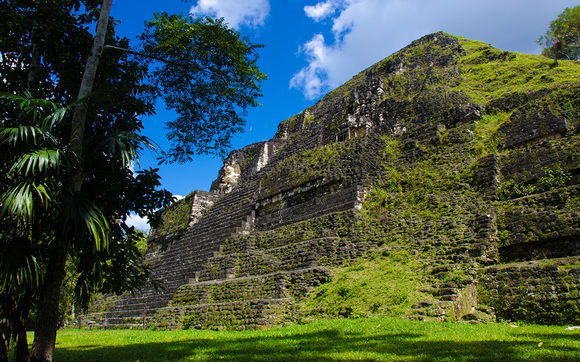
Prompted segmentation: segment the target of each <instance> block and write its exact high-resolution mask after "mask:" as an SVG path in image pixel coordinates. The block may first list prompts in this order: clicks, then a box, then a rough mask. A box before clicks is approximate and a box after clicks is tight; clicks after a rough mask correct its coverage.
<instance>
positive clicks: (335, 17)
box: [111, 0, 577, 229]
mask: <svg viewBox="0 0 580 362" xmlns="http://www.w3.org/2000/svg"><path fill="white" fill-rule="evenodd" d="M575 5H577V0H576V1H570V0H477V1H476V0H198V1H195V0H194V1H188V2H183V1H180V0H165V1H159V0H141V1H139V2H134V1H126V0H125V1H123V0H114V1H113V8H112V10H111V15H112V16H113V17H114V18H115V19H117V20H118V21H119V22H120V24H119V25H118V26H117V27H116V29H117V34H118V35H122V36H126V37H128V38H129V39H130V40H131V41H132V42H133V43H132V44H134V45H137V41H136V37H137V36H138V35H139V34H141V32H142V31H143V27H144V22H145V21H147V20H148V19H150V18H151V17H152V16H153V14H154V13H156V12H163V11H165V12H168V13H183V14H188V13H193V14H194V15H196V16H203V15H209V16H213V17H224V18H225V20H226V22H227V23H228V24H229V25H230V26H231V27H233V28H235V29H236V30H238V31H239V32H240V33H242V34H243V35H245V36H247V37H249V38H250V41H251V42H253V43H255V44H263V45H265V47H264V48H263V49H262V50H261V51H260V60H259V66H260V68H261V70H262V71H263V72H264V73H266V74H267V75H268V77H269V79H268V80H266V81H265V82H264V83H263V87H262V91H263V94H264V96H263V97H262V98H261V99H260V103H261V104H262V106H261V107H257V108H253V109H251V110H249V112H248V116H247V127H246V131H245V132H244V133H242V134H239V135H238V136H236V137H235V139H234V141H233V147H234V148H241V147H243V146H245V145H248V144H251V143H254V142H259V141H264V140H268V139H270V138H272V137H273V136H274V133H275V132H276V129H277V126H278V124H279V123H280V122H281V121H283V120H285V119H286V118H288V117H290V116H292V115H294V114H297V113H299V112H300V111H302V110H303V109H305V108H306V107H308V106H310V105H312V104H314V103H315V102H316V101H317V100H318V99H320V98H321V97H322V96H324V94H326V93H327V92H328V91H330V90H332V89H333V88H336V87H337V86H339V85H341V84H343V83H344V82H346V81H348V79H350V78H351V77H352V76H354V75H355V74H357V73H358V72H360V71H361V70H363V69H365V68H366V67H368V66H370V65H372V64H374V63H375V62H377V61H379V60H380V59H383V58H385V57H387V56H388V55H390V54H392V53H393V52H395V51H397V50H398V49H400V48H402V47H404V46H405V45H407V44H409V43H410V42H411V41H413V40H415V39H417V38H419V37H421V36H423V35H425V34H428V33H432V32H435V31H439V30H443V31H446V32H448V33H451V34H455V35H460V36H464V37H467V38H471V39H476V40H481V41H485V42H488V43H491V44H492V45H494V46H495V47H498V48H500V49H504V50H510V51H518V52H525V53H539V52H540V48H539V47H538V45H537V44H536V43H535V41H536V39H537V38H538V37H539V36H540V35H541V34H543V33H544V32H545V31H546V29H547V28H548V26H549V23H550V21H551V20H553V19H555V18H556V17H557V15H558V14H560V13H561V12H562V10H563V9H564V8H566V7H573V6H575ZM172 117H173V115H172V114H171V113H170V112H167V111H166V110H165V109H164V107H163V106H160V107H158V109H157V114H156V115H155V116H152V117H148V118H146V119H144V125H145V132H144V133H145V135H147V136H149V137H150V138H152V139H153V140H154V141H155V142H157V143H158V144H159V145H160V146H161V147H165V148H167V147H168V143H167V141H166V139H165V133H166V132H165V130H164V122H165V121H167V120H170V119H172ZM155 158H156V156H155V155H153V154H148V153H145V154H143V155H142V157H141V167H143V168H148V167H160V174H161V176H162V187H163V188H166V189H168V190H169V191H171V192H172V193H174V194H176V195H186V194H188V193H190V192H191V191H193V190H209V187H210V185H211V182H212V180H213V179H214V178H215V177H216V176H217V173H218V170H219V168H220V167H221V166H222V160H221V159H219V158H213V157H208V156H199V157H196V158H195V159H194V161H193V162H191V163H189V164H185V165H178V164H174V165H164V166H157V163H156V161H155ZM136 168H137V169H138V167H136ZM134 222H135V225H136V226H138V227H140V228H143V229H147V227H146V226H144V225H143V224H142V223H143V220H138V219H135V221H134Z"/></svg>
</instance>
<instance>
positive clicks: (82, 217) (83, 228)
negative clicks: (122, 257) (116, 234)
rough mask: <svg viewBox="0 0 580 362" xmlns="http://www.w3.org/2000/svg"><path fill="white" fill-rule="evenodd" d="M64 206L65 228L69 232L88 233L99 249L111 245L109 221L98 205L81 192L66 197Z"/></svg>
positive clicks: (76, 233)
mask: <svg viewBox="0 0 580 362" xmlns="http://www.w3.org/2000/svg"><path fill="white" fill-rule="evenodd" d="M63 208H64V209H63V214H64V217H65V229H66V230H67V231H68V232H72V233H73V235H76V236H78V235H81V234H86V235H88V236H89V237H90V238H91V239H92V241H93V242H94V243H95V248H96V249H97V250H105V249H107V248H108V247H109V240H110V238H111V236H110V228H109V223H108V222H107V219H106V218H105V216H104V215H103V213H102V212H101V210H100V209H99V208H98V207H96V206H95V205H94V204H93V203H92V202H90V201H89V200H87V199H86V198H85V197H84V196H83V195H82V194H81V193H76V194H74V195H71V196H68V197H66V198H65V199H64V202H63ZM77 239H79V238H78V237H77Z"/></svg>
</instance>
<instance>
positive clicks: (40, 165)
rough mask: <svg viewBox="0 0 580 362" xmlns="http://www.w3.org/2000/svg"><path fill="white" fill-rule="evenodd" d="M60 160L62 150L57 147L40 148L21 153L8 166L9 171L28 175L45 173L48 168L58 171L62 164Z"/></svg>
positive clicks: (61, 159)
mask: <svg viewBox="0 0 580 362" xmlns="http://www.w3.org/2000/svg"><path fill="white" fill-rule="evenodd" d="M62 161H63V151H62V150H60V149H58V148H42V149H38V150H34V151H31V152H28V153H24V154H22V155H21V156H20V157H19V158H18V160H17V161H16V162H15V163H14V164H13V165H12V167H11V168H10V173H11V174H21V175H24V176H25V177H28V176H34V175H37V174H39V173H46V172H47V171H49V170H54V171H58V170H59V168H60V167H61V166H62V165H61V162H62Z"/></svg>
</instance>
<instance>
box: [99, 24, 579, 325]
mask: <svg viewBox="0 0 580 362" xmlns="http://www.w3.org/2000/svg"><path fill="white" fill-rule="evenodd" d="M551 63H552V61H551V60H550V59H547V58H543V57H540V56H531V55H526V54H516V53H510V52H504V51H500V50H497V49H495V48H493V47H491V46H490V45H488V44H485V43H481V42H476V41H471V40H467V39H463V38H458V37H455V36H451V35H448V34H445V33H435V34H431V35H427V36H425V37H423V38H421V39H419V40H417V41H415V42H413V43H412V44H410V45H409V46H407V47H406V48H404V49H402V50H401V51H399V52H397V53H395V54H393V55H392V56H390V57H388V58H386V59H385V60H383V61H381V62H379V63H377V64H375V65H373V66H372V67H370V68H368V69H366V70H365V71H363V72H361V73H360V74H358V75H357V76H355V77H353V79H351V80H350V81H349V82H348V83H346V84H345V85H343V86H342V87H339V88H337V89H336V90H334V91H332V92H331V93H329V94H328V95H327V96H326V97H324V98H323V99H322V100H321V101H319V102H318V103H317V104H315V105H314V106H312V107H310V108H308V109H306V110H305V111H303V112H302V113H300V114H298V115H296V116H294V117H292V118H290V119H288V120H286V121H284V122H282V123H281V124H280V125H279V127H278V131H277V133H276V135H275V136H274V137H273V138H272V139H271V140H269V141H266V142H260V143H256V144H252V145H249V146H246V147H244V148H242V149H240V150H235V151H233V152H231V153H230V155H229V156H228V158H227V159H226V160H225V162H224V166H223V168H222V169H221V170H220V171H219V174H218V177H217V179H216V180H215V181H214V182H213V184H212V186H211V190H210V191H209V192H203V191H195V192H193V193H191V194H190V195H188V196H187V197H186V198H184V199H182V200H180V201H178V202H176V203H175V204H173V205H172V206H170V207H168V208H167V209H166V210H164V211H163V212H164V216H163V220H164V221H163V223H162V224H161V225H160V226H159V227H158V228H157V229H154V230H152V231H151V233H150V236H149V246H148V251H147V256H146V259H147V262H148V263H150V265H151V266H152V271H153V275H154V277H155V278H156V279H157V280H158V281H159V282H161V283H162V284H163V285H164V289H161V290H158V291H156V290H154V289H152V288H151V289H146V290H141V291H139V292H137V293H135V295H125V296H123V297H122V298H121V299H120V300H119V301H118V302H117V303H116V304H115V305H114V306H113V307H112V308H111V309H110V310H109V311H107V312H105V313H100V314H93V315H90V316H89V319H91V320H92V321H94V322H97V323H99V324H101V325H109V326H111V325H114V326H119V327H139V328H140V327H152V328H190V327H195V328H217V329H221V328H230V329H236V328H238V329H241V328H256V327H259V326H268V325H277V324H283V323H286V322H289V321H295V320H298V319H300V318H303V317H304V316H303V315H302V314H301V313H302V311H301V308H302V304H303V302H304V301H305V300H307V299H308V298H312V292H313V291H315V290H317V289H315V288H316V287H319V286H320V285H323V284H325V283H332V282H333V280H334V279H333V278H334V274H333V273H334V270H335V269H336V268H337V267H340V266H343V265H349V264H350V263H356V262H357V260H361V258H366V257H367V256H368V255H370V254H369V253H373V252H374V253H375V254H373V255H380V256H379V257H383V256H384V257H385V258H387V257H389V255H394V254H393V253H397V252H400V251H401V250H404V251H405V253H407V254H405V255H410V256H412V258H416V260H417V263H418V264H417V265H419V266H418V267H417V269H416V275H420V276H421V282H420V283H419V284H417V290H416V292H417V293H418V294H417V295H420V296H421V297H420V298H419V299H418V300H416V301H414V302H413V305H412V307H411V308H410V309H409V310H408V311H406V312H405V313H404V316H405V317H408V318H420V319H435V320H459V319H464V320H470V319H471V320H478V319H483V320H485V319H490V318H498V319H503V320H525V321H528V322H534V323H560V324H564V323H580V311H579V308H580V306H579V291H578V286H579V284H580V246H579V245H580V244H579V239H580V198H579V191H580V185H579V180H580V175H579V170H580V142H579V141H580V136H579V134H580V132H579V130H580V128H579V124H580V122H579V119H580V117H579V109H580V96H579V95H580V65H579V64H577V63H572V62H565V61H563V62H561V63H562V64H563V65H560V66H559V67H555V68H551V67H550V65H551ZM377 253H378V254H377ZM384 288H390V284H389V280H384ZM321 295H322V294H321ZM381 308H383V309H381ZM375 309H376V310H377V311H380V310H385V311H386V310H388V308H386V307H384V306H383V305H381V304H380V303H378V304H377V305H376V308H375ZM351 312H352V311H351V310H348V309H345V310H343V311H341V312H339V316H340V315H342V316H346V317H348V316H350V314H351ZM377 313H379V312H377ZM379 314H380V313H379Z"/></svg>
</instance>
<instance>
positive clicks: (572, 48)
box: [538, 5, 580, 60]
mask: <svg viewBox="0 0 580 362" xmlns="http://www.w3.org/2000/svg"><path fill="white" fill-rule="evenodd" d="M538 43H539V44H540V45H542V46H543V47H544V50H543V51H542V55H545V56H547V57H550V58H554V59H573V60H580V5H579V6H575V7H573V8H571V9H570V8H566V9H565V10H564V11H563V12H562V13H561V14H560V15H558V18H557V19H555V20H554V21H552V22H551V23H550V28H549V29H548V30H547V31H546V34H544V35H542V36H540V39H538Z"/></svg>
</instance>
